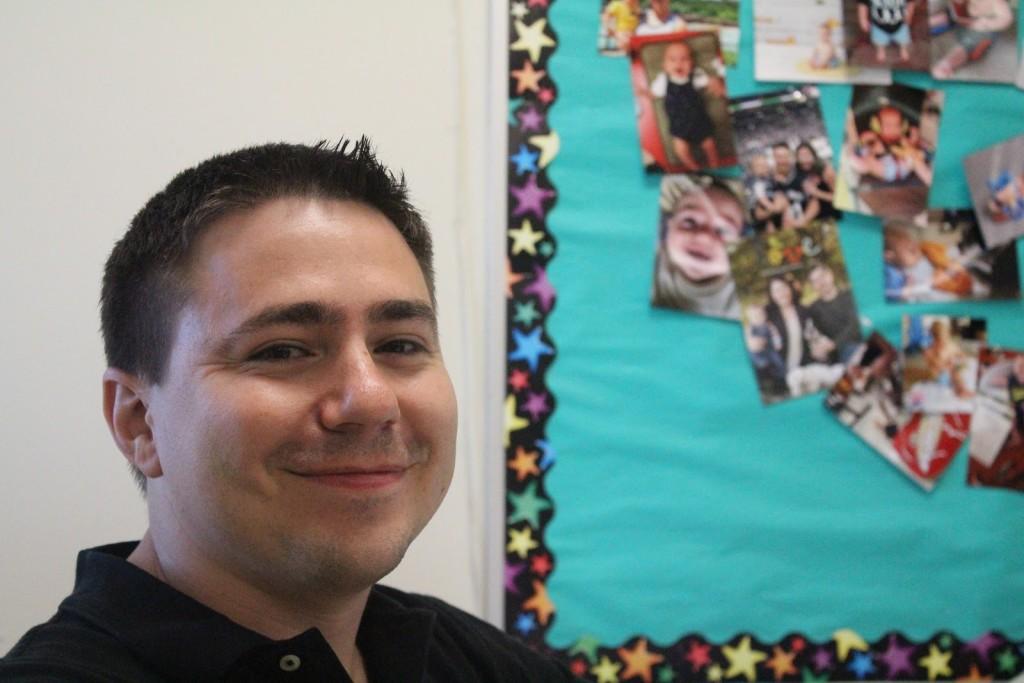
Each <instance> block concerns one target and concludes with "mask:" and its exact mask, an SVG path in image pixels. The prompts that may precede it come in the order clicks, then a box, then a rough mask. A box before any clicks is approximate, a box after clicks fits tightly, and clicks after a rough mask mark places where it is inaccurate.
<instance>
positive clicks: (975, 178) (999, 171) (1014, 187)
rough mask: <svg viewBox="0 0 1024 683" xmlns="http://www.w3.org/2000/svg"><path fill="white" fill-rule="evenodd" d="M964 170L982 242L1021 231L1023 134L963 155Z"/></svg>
mask: <svg viewBox="0 0 1024 683" xmlns="http://www.w3.org/2000/svg"><path fill="white" fill-rule="evenodd" d="M964 170H965V171H966V173H967V185H968V187H969V188H970V191H971V203H972V204H973V205H974V211H975V212H976V213H977V214H978V225H979V226H980V227H981V235H982V238H983V239H984V241H985V245H986V246H988V247H995V246H998V245H1001V244H1006V243H1008V242H1011V241H1013V240H1015V239H1017V238H1018V237H1020V236H1021V235H1024V135H1019V136H1017V137H1015V138H1010V139H1009V140H1006V141H1004V142H1001V143H999V144H998V145H994V146H992V147H989V148H987V149H983V150H981V151H980V152H976V153H974V154H971V155H969V156H967V157H965V158H964Z"/></svg>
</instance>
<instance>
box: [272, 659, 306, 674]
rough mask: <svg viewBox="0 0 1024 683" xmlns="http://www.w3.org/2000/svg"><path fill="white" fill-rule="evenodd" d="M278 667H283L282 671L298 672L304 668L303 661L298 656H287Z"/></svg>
mask: <svg viewBox="0 0 1024 683" xmlns="http://www.w3.org/2000/svg"><path fill="white" fill-rule="evenodd" d="M277 665H278V666H280V667H281V671H289V672H291V671H298V670H299V667H300V666H302V660H301V659H299V658H298V656H297V655H285V656H284V657H281V660H280V661H279V662H278V663H277Z"/></svg>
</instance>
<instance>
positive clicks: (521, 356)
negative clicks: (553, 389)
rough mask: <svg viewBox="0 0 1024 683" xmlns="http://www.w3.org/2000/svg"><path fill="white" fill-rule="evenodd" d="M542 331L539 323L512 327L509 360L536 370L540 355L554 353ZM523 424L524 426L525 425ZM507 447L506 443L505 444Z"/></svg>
mask: <svg viewBox="0 0 1024 683" xmlns="http://www.w3.org/2000/svg"><path fill="white" fill-rule="evenodd" d="M541 303H543V302H541ZM543 331H544V330H543V329H541V327H540V326H539V325H538V326H537V327H535V328H533V330H532V331H530V332H525V333H524V332H521V331H520V330H519V329H517V328H515V327H513V328H512V343H513V344H515V348H514V349H513V350H512V351H511V353H509V354H508V359H509V361H517V360H524V361H526V364H527V366H529V368H530V372H537V365H538V364H539V363H540V357H541V356H551V355H553V354H554V353H555V350H554V349H553V348H551V347H550V346H548V345H547V344H545V343H544V342H543V341H542V340H541V338H540V336H541V334H542V333H543ZM523 426H524V427H525V426H526V425H523ZM507 447H508V444H506V448H507Z"/></svg>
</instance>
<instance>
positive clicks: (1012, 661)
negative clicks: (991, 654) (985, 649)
mask: <svg viewBox="0 0 1024 683" xmlns="http://www.w3.org/2000/svg"><path fill="white" fill-rule="evenodd" d="M996 663H997V664H998V666H999V670H1000V671H1002V672H1005V673H1015V672H1016V670H1017V655H1015V654H1013V648H1012V647H1007V648H1006V649H1005V650H1002V651H1000V652H997V653H996Z"/></svg>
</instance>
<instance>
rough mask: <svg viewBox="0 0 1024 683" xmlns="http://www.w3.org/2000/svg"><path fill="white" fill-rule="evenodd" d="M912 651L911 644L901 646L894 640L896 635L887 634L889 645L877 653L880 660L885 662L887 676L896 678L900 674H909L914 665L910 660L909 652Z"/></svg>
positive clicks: (912, 670)
mask: <svg viewBox="0 0 1024 683" xmlns="http://www.w3.org/2000/svg"><path fill="white" fill-rule="evenodd" d="M913 651H914V648H913V646H910V645H908V646H902V645H900V644H899V643H898V642H896V636H895V635H892V634H889V647H887V648H886V650H885V652H883V653H882V654H880V655H878V659H879V661H881V662H885V666H886V668H887V669H888V670H889V672H888V674H887V677H888V678H896V677H897V676H899V675H901V674H906V675H910V674H912V673H914V665H913V664H911V662H910V653H912V652H913Z"/></svg>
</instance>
